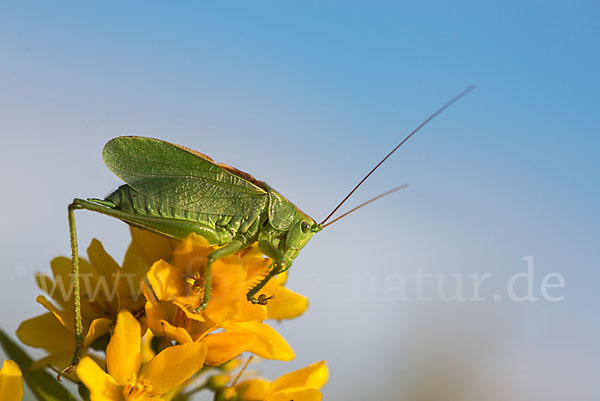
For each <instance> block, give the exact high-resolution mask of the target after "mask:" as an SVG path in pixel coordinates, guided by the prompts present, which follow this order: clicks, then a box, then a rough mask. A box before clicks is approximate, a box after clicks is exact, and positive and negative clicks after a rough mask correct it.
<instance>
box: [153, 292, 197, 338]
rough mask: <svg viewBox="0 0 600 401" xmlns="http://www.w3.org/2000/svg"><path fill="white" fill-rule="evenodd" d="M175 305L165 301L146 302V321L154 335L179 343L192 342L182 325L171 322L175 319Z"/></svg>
mask: <svg viewBox="0 0 600 401" xmlns="http://www.w3.org/2000/svg"><path fill="white" fill-rule="evenodd" d="M177 309H178V308H177V306H176V305H174V304H172V303H170V302H165V301H160V302H156V303H152V302H146V322H147V323H148V327H149V328H150V331H152V334H154V335H155V336H156V337H167V338H169V339H171V340H175V341H177V342H178V343H180V344H186V343H191V342H193V340H192V337H191V336H190V333H188V331H187V330H186V329H185V328H184V327H177V326H174V325H172V324H171V321H175V314H176V311H177Z"/></svg>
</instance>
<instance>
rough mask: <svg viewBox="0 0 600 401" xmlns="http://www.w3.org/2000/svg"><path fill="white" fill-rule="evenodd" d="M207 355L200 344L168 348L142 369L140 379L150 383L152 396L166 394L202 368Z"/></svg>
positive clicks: (204, 347) (204, 346) (203, 346)
mask: <svg viewBox="0 0 600 401" xmlns="http://www.w3.org/2000/svg"><path fill="white" fill-rule="evenodd" d="M206 353H207V346H206V344H204V343H199V342H198V343H189V344H183V345H176V346H174V347H169V348H166V349H164V350H162V351H161V352H160V353H159V354H158V355H156V356H155V357H154V358H153V359H152V360H151V361H150V362H148V363H147V364H146V365H144V366H143V367H142V371H141V372H140V377H143V378H145V379H147V380H148V381H149V382H150V385H151V390H150V393H151V394H152V395H154V396H160V395H162V394H166V393H168V392H169V391H171V390H173V389H174V388H175V387H177V386H179V385H180V384H181V383H183V382H184V381H186V380H187V379H189V378H190V377H191V376H192V375H193V374H194V373H196V372H197V371H198V370H200V368H202V366H203V365H204V359H205V358H206Z"/></svg>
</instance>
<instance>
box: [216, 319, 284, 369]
mask: <svg viewBox="0 0 600 401" xmlns="http://www.w3.org/2000/svg"><path fill="white" fill-rule="evenodd" d="M224 328H225V330H226V331H227V332H230V333H252V334H254V335H256V337H257V340H256V342H254V344H252V346H251V347H250V348H249V349H248V351H250V352H252V353H253V354H256V355H258V356H260V357H262V358H266V359H277V360H280V361H291V360H292V359H294V358H295V356H296V355H295V354H294V350H293V349H292V347H290V345H289V344H288V343H287V341H285V339H284V338H283V337H282V336H281V334H279V333H278V332H277V331H276V330H275V329H274V328H272V327H271V326H269V325H267V324H265V323H261V322H255V321H250V322H241V323H233V322H231V323H228V324H226V325H225V326H224Z"/></svg>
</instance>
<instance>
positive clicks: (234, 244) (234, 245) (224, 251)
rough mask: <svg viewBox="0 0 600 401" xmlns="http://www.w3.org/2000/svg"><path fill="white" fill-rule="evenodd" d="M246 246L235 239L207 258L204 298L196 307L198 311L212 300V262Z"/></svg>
mask: <svg viewBox="0 0 600 401" xmlns="http://www.w3.org/2000/svg"><path fill="white" fill-rule="evenodd" d="M242 248H244V244H243V243H242V241H239V240H233V241H231V242H230V243H229V244H227V245H225V246H224V247H223V248H219V249H217V250H216V251H214V252H212V253H211V254H209V255H208V257H207V258H206V268H205V270H204V298H203V299H202V303H201V304H200V306H199V307H198V308H197V309H196V311H197V312H199V311H201V310H202V309H206V307H207V306H208V302H209V301H210V291H211V285H212V264H213V263H214V262H215V261H216V260H217V259H219V258H223V257H225V256H229V255H233V254H234V253H236V252H237V251H239V250H240V249H242Z"/></svg>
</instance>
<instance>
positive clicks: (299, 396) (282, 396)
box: [265, 387, 323, 401]
mask: <svg viewBox="0 0 600 401" xmlns="http://www.w3.org/2000/svg"><path fill="white" fill-rule="evenodd" d="M322 399H323V395H322V394H321V392H320V391H319V390H316V389H314V388H306V387H300V388H291V389H286V390H282V391H279V392H277V393H276V394H273V395H272V396H270V397H268V398H265V401H290V400H293V401H321V400H322Z"/></svg>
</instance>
